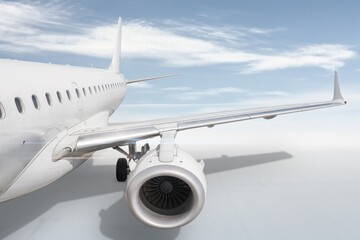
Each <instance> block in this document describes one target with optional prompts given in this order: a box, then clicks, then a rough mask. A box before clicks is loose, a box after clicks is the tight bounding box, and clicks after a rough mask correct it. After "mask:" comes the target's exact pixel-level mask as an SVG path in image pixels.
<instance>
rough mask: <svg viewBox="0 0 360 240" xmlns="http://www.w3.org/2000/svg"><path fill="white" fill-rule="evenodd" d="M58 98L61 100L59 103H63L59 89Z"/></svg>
mask: <svg viewBox="0 0 360 240" xmlns="http://www.w3.org/2000/svg"><path fill="white" fill-rule="evenodd" d="M56 95H57V98H58V100H59V103H62V97H61V93H60V92H59V91H57V92H56Z"/></svg>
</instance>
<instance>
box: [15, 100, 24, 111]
mask: <svg viewBox="0 0 360 240" xmlns="http://www.w3.org/2000/svg"><path fill="white" fill-rule="evenodd" d="M15 104H16V107H17V110H18V111H19V113H24V112H25V108H24V103H23V101H22V100H21V98H19V97H17V98H15Z"/></svg>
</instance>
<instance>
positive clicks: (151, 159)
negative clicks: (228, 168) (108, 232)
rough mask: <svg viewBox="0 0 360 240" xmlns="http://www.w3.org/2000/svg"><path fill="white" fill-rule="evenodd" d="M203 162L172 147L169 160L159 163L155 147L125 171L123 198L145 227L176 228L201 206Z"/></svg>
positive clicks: (204, 189) (202, 196)
mask: <svg viewBox="0 0 360 240" xmlns="http://www.w3.org/2000/svg"><path fill="white" fill-rule="evenodd" d="M203 168H204V164H203V162H198V161H196V160H195V159H194V158H193V157H192V156H190V155H189V154H187V153H186V152H184V151H183V150H181V149H179V148H177V147H175V154H174V159H173V161H171V162H160V161H159V154H158V150H157V149H153V150H151V151H149V152H148V153H147V154H145V155H144V156H143V157H142V158H141V159H140V160H139V161H138V164H137V166H136V168H135V169H134V170H133V171H132V172H131V173H130V174H129V176H128V180H127V187H126V199H127V202H128V205H129V208H130V210H131V212H132V213H133V215H134V216H135V217H136V218H137V219H138V220H140V221H141V222H143V223H145V224H146V225H148V226H151V227H156V228H174V227H180V226H182V225H185V224H187V223H189V222H191V221H192V220H193V219H195V218H196V217H197V216H198V215H199V213H200V212H201V209H202V208H203V206H204V203H205V198H206V180H205V176H204V172H203Z"/></svg>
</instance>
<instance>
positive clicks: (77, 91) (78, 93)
mask: <svg viewBox="0 0 360 240" xmlns="http://www.w3.org/2000/svg"><path fill="white" fill-rule="evenodd" d="M75 92H76V95H77V97H78V98H80V92H79V89H77V88H76V89H75Z"/></svg>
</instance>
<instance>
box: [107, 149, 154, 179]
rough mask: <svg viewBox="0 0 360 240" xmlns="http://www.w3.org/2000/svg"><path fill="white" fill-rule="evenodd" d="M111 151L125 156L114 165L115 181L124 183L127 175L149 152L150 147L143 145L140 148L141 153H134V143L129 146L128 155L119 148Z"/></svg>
mask: <svg viewBox="0 0 360 240" xmlns="http://www.w3.org/2000/svg"><path fill="white" fill-rule="evenodd" d="M113 149H114V150H116V151H118V152H120V153H121V154H123V155H125V156H126V158H119V159H118V160H117V163H116V179H117V180H118V181H119V182H125V181H126V179H127V175H128V174H129V173H130V171H132V170H133V169H134V167H135V166H136V163H137V161H138V160H139V159H140V158H141V157H142V156H143V155H145V154H146V153H147V152H148V151H149V150H150V145H149V144H148V143H146V144H145V145H143V146H142V147H141V152H137V151H136V144H135V143H130V144H129V153H127V152H126V151H125V150H123V149H122V148H121V147H119V146H118V147H113ZM129 164H130V166H129ZM134 165H135V166H134Z"/></svg>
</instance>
